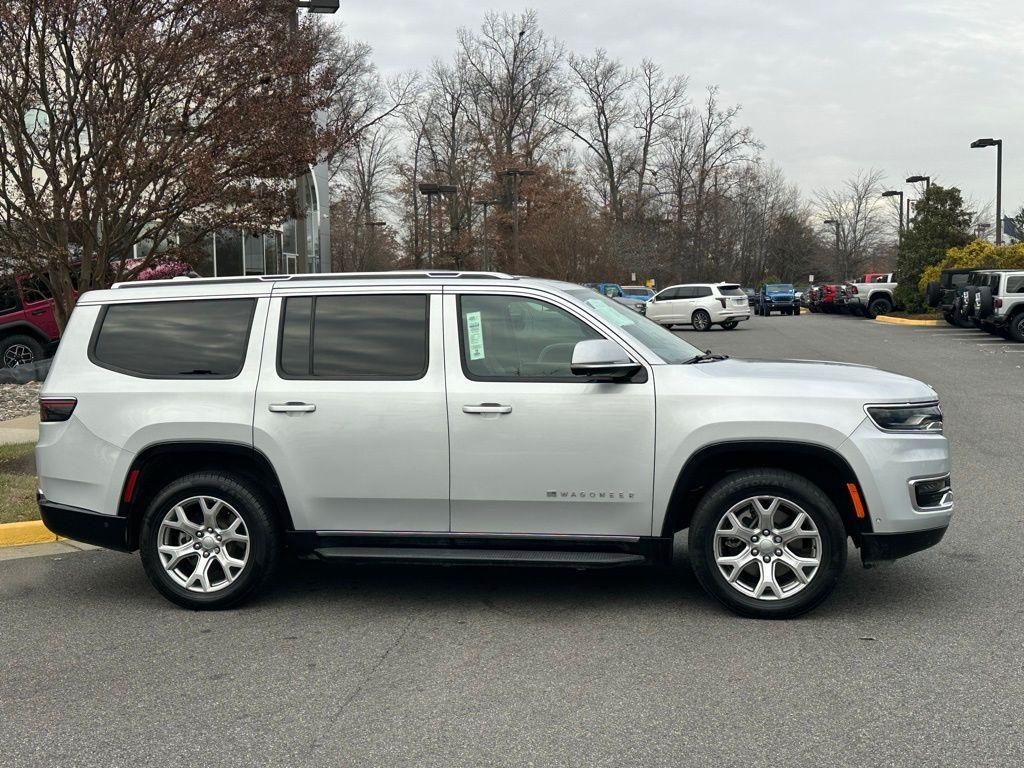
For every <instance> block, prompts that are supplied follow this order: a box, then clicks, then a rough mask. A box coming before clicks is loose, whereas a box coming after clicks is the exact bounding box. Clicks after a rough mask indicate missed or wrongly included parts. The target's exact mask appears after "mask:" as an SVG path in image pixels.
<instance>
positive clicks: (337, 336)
mask: <svg viewBox="0 0 1024 768" xmlns="http://www.w3.org/2000/svg"><path fill="white" fill-rule="evenodd" d="M442 344H443V339H442V333H441V294H440V289H439V288H437V287H432V288H424V287H399V286H394V287H392V286H386V287H383V288H366V287H362V288H356V287H339V288H334V289H330V288H316V287H313V288H310V287H303V286H301V285H295V286H288V285H282V286H278V287H275V291H274V297H273V299H272V300H271V306H270V314H269V318H268V322H267V332H266V338H265V340H264V347H263V361H262V365H261V372H260V382H259V387H258V390H257V393H256V402H255V415H254V430H253V440H254V443H255V446H256V448H257V449H258V450H260V451H262V452H263V453H264V454H265V455H266V456H267V458H269V459H270V461H271V463H272V464H273V466H274V467H275V468H276V469H277V472H278V476H279V479H280V481H281V486H282V488H283V489H284V492H285V496H286V498H287V499H288V503H289V507H290V509H291V513H292V519H293V520H294V522H295V526H296V528H297V529H302V530H319V531H430V532H436V531H447V530H448V528H449V517H448V418H447V409H446V403H445V394H444V392H445V390H444V360H443V354H442Z"/></svg>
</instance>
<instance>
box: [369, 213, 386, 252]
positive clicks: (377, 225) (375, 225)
mask: <svg viewBox="0 0 1024 768" xmlns="http://www.w3.org/2000/svg"><path fill="white" fill-rule="evenodd" d="M387 225H388V223H387V222H386V221H370V220H369V219H368V220H367V221H366V226H368V227H369V228H370V253H369V255H370V256H373V257H375V256H376V255H377V230H378V229H382V228H384V227H386V226H387Z"/></svg>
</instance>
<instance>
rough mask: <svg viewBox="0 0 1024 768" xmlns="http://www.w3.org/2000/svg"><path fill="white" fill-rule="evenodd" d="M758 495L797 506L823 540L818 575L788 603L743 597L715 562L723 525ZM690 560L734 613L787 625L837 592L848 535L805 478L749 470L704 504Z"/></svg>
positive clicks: (693, 530)
mask: <svg viewBox="0 0 1024 768" xmlns="http://www.w3.org/2000/svg"><path fill="white" fill-rule="evenodd" d="M758 495H765V496H769V495H770V496H778V497H781V498H783V499H785V500H787V501H790V502H792V503H795V504H796V505H798V506H799V507H800V508H801V509H803V511H805V512H806V513H807V514H808V515H809V516H810V518H811V519H812V520H813V522H814V524H815V526H816V528H817V529H818V533H819V535H820V538H821V552H820V556H821V561H820V565H819V566H818V569H817V570H816V571H815V572H814V574H813V575H812V576H811V579H810V582H809V583H808V584H807V585H806V586H805V587H803V588H802V589H801V590H800V591H798V592H797V593H796V594H794V595H791V596H789V597H782V598H778V599H775V600H763V599H758V598H754V597H751V596H748V595H745V594H742V593H741V592H740V591H738V590H737V589H736V588H734V587H733V586H731V585H730V584H729V583H728V582H727V580H726V578H725V576H724V575H723V574H722V572H721V569H720V568H719V567H718V565H717V563H716V561H715V550H714V545H715V531H716V528H717V527H718V524H719V521H720V520H721V519H722V518H723V516H724V515H725V513H726V512H727V511H728V510H729V509H730V508H731V507H733V506H734V505H735V504H738V503H740V502H742V501H743V500H744V499H746V498H749V497H752V496H758ZM748 546H749V545H748ZM772 546H774V545H772ZM689 558H690V565H691V566H692V568H693V572H694V575H696V577H697V580H698V581H699V582H700V584H701V586H702V587H704V589H705V590H707V592H709V593H710V594H711V595H712V596H714V597H715V598H716V599H718V600H719V601H720V602H721V603H723V604H724V605H725V606H726V607H727V608H729V609H730V610H732V611H735V612H736V613H739V614H741V615H743V616H750V617H752V618H758V619H788V618H792V617H794V616H799V615H800V614H803V613H806V612H807V611H809V610H811V609H812V608H814V607H815V606H817V605H818V604H819V603H821V602H822V601H823V600H824V599H825V598H827V597H828V596H829V595H830V594H831V592H832V590H833V589H834V588H835V585H836V583H837V582H838V580H839V577H840V575H842V573H843V569H844V568H845V567H846V530H845V529H844V527H843V522H842V520H841V519H840V517H839V513H838V512H837V511H836V508H835V505H833V504H832V502H831V500H829V498H828V496H826V495H825V494H824V493H823V492H822V490H821V489H820V488H819V487H818V486H816V485H814V484H813V483H812V482H810V481H809V480H807V479H806V478H804V477H802V476H800V475H797V474H794V473H792V472H785V471H782V470H777V469H751V470H744V471H741V472H736V473H734V474H731V475H729V476H728V477H726V478H724V479H723V480H720V481H719V482H718V483H716V484H715V485H714V486H712V488H711V489H710V490H709V491H708V492H707V493H706V494H705V495H704V497H703V498H702V499H701V500H700V503H699V504H698V505H697V509H696V510H695V511H694V513H693V518H692V519H691V520H690V531H689Z"/></svg>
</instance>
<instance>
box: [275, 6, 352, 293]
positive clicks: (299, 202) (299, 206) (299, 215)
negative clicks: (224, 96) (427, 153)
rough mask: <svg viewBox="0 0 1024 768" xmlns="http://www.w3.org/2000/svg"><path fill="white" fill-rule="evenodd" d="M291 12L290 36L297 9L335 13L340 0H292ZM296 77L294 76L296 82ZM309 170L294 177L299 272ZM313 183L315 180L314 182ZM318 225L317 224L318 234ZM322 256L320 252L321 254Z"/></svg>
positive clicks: (305, 262) (304, 254)
mask: <svg viewBox="0 0 1024 768" xmlns="http://www.w3.org/2000/svg"><path fill="white" fill-rule="evenodd" d="M294 2H295V5H294V6H292V12H291V14H290V15H289V17H288V32H289V34H290V35H291V36H292V38H296V37H298V35H299V9H300V8H303V9H305V10H306V12H308V13H337V12H338V9H339V8H341V0H294ZM297 81H298V78H296V82H297ZM309 175H310V174H309V171H303V172H302V174H301V175H299V176H296V177H295V197H296V206H295V271H296V272H299V273H303V272H308V271H309V243H308V242H307V240H306V229H307V228H308V226H309V225H308V224H307V223H306V201H307V199H308V197H309V196H308V194H307V193H306V184H308V183H309V181H308V178H307V177H308V176H309ZM314 183H315V182H314ZM319 229H320V228H319V226H317V230H318V236H319ZM321 256H322V254H321Z"/></svg>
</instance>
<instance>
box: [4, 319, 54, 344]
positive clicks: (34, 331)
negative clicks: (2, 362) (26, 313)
mask: <svg viewBox="0 0 1024 768" xmlns="http://www.w3.org/2000/svg"><path fill="white" fill-rule="evenodd" d="M11 336H31V337H32V338H33V339H35V340H36V341H38V342H39V343H40V344H42V345H43V346H44V347H45V346H46V345H47V344H49V343H50V342H51V341H52V339H50V338H49V337H48V336H47V335H46V334H45V333H43V332H42V331H41V330H39V328H37V327H36V326H34V325H32V323H29V322H26V321H24V320H19V321H18V322H15V323H6V324H4V325H3V326H0V343H2V342H3V341H5V340H6V339H8V338H10V337H11Z"/></svg>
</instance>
